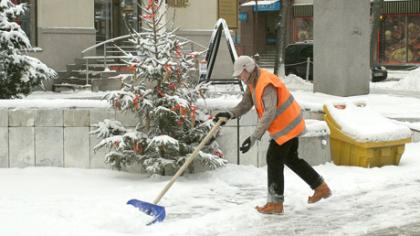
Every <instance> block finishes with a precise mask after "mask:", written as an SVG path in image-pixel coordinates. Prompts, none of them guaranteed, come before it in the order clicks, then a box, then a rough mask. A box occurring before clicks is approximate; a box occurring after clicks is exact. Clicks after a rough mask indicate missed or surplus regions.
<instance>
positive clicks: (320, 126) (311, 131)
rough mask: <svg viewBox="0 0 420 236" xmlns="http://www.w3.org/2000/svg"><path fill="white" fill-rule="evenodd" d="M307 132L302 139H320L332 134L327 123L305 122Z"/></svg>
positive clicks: (308, 120)
mask: <svg viewBox="0 0 420 236" xmlns="http://www.w3.org/2000/svg"><path fill="white" fill-rule="evenodd" d="M305 124H306V130H305V133H304V134H303V135H302V137H319V136H326V135H329V134H330V129H329V128H328V125H327V123H326V122H325V121H320V120H311V119H307V120H305Z"/></svg>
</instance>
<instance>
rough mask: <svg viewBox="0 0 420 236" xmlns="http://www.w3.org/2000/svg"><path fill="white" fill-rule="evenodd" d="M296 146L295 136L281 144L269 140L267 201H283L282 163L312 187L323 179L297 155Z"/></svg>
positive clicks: (297, 141) (297, 142)
mask: <svg viewBox="0 0 420 236" xmlns="http://www.w3.org/2000/svg"><path fill="white" fill-rule="evenodd" d="M298 146H299V139H298V138H297V137H296V138H293V139H291V140H289V141H287V142H286V143H284V144H283V145H278V144H277V143H276V142H275V141H274V140H271V142H270V145H269V147H268V151H267V177H268V182H267V184H268V199H267V201H268V202H283V201H284V174H283V170H284V165H286V166H287V167H289V168H290V169H291V170H293V172H295V173H296V174H297V175H298V176H299V177H300V178H301V179H303V180H304V181H305V182H306V183H307V184H308V185H309V186H310V187H311V188H312V189H315V188H316V187H318V186H319V185H320V184H321V183H322V182H323V181H324V180H323V178H322V177H321V176H320V175H319V174H318V173H317V172H316V171H315V170H314V168H312V166H310V165H309V164H308V163H307V162H306V161H305V160H303V159H300V158H299V157H298Z"/></svg>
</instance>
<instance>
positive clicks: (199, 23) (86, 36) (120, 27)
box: [12, 0, 237, 71]
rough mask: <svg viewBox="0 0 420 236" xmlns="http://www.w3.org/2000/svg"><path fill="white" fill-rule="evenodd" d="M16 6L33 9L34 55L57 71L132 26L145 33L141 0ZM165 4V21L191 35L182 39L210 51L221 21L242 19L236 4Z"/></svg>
mask: <svg viewBox="0 0 420 236" xmlns="http://www.w3.org/2000/svg"><path fill="white" fill-rule="evenodd" d="M12 1H13V2H14V3H26V4H27V5H28V10H27V12H26V14H25V15H24V16H22V17H21V18H20V19H19V24H20V25H21V27H22V28H23V29H24V31H25V32H26V33H27V35H28V37H29V38H30V40H31V43H32V46H33V47H34V50H33V51H31V52H30V54H31V55H32V56H34V57H37V58H39V59H41V60H42V61H43V62H44V63H46V64H48V65H49V66H50V67H52V68H54V69H55V70H57V71H62V70H65V69H66V65H67V64H70V63H74V60H75V59H76V58H80V57H81V51H83V50H84V49H86V48H88V47H90V46H92V45H95V44H96V43H99V42H103V41H105V40H107V39H112V38H115V37H118V36H122V35H126V34H127V33H128V30H127V27H126V25H125V24H126V22H127V23H128V24H130V25H131V26H132V27H133V28H135V29H136V30H139V31H141V19H140V18H139V15H140V14H141V7H140V6H139V4H138V2H140V1H141V0H71V1H68V0H12ZM143 1H144V0H143ZM235 3H236V4H235ZM165 4H166V6H167V7H168V11H167V15H166V19H165V21H167V22H168V23H169V24H168V27H170V28H171V29H174V28H177V27H180V28H181V29H182V30H184V31H186V32H187V33H181V34H184V35H186V36H192V37H193V40H194V37H195V38H197V40H198V41H199V42H200V43H201V44H205V45H206V46H207V43H208V40H209V37H210V33H211V30H212V29H213V27H214V24H215V23H216V21H217V19H218V18H219V17H220V16H223V17H230V18H232V17H233V18H234V19H236V22H237V15H234V13H237V11H235V10H236V9H237V7H236V8H235V9H233V10H232V6H237V1H236V0H218V1H202V0H166V1H165ZM221 9H222V10H221ZM223 9H227V11H223ZM123 19H125V20H123ZM231 21H232V20H231ZM199 31H203V32H205V33H200V32H199ZM92 53H93V52H92Z"/></svg>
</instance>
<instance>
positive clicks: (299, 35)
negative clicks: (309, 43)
mask: <svg viewBox="0 0 420 236" xmlns="http://www.w3.org/2000/svg"><path fill="white" fill-rule="evenodd" d="M313 24H314V21H313V17H297V18H295V19H294V22H293V41H294V42H301V41H305V40H312V39H313Z"/></svg>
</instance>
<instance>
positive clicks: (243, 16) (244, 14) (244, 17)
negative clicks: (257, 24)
mask: <svg viewBox="0 0 420 236" xmlns="http://www.w3.org/2000/svg"><path fill="white" fill-rule="evenodd" d="M247 20H248V13H247V12H239V21H240V22H245V21H247Z"/></svg>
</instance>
